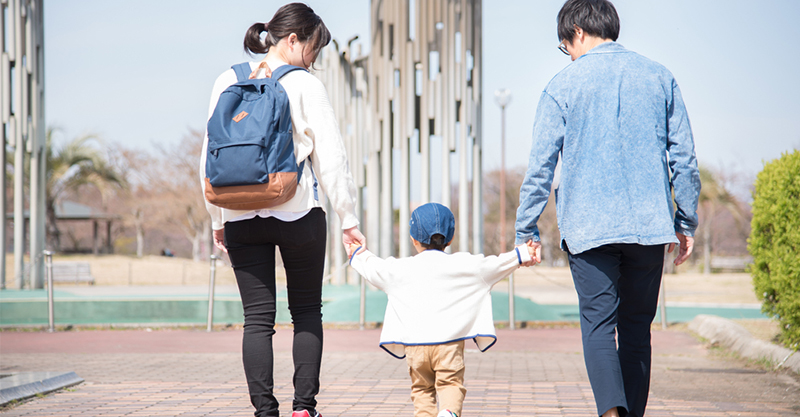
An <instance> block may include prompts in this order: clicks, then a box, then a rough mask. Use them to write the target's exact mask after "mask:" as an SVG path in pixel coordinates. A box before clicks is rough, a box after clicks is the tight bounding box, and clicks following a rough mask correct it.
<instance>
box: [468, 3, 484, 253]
mask: <svg viewBox="0 0 800 417" xmlns="http://www.w3.org/2000/svg"><path fill="white" fill-rule="evenodd" d="M471 3H472V21H471V25H472V26H471V29H472V36H471V41H472V61H473V62H472V77H471V78H472V101H473V103H474V106H475V107H474V112H475V116H474V124H473V126H472V131H473V132H475V133H474V137H475V139H474V143H473V145H472V146H473V151H472V166H473V169H472V178H473V180H472V181H473V184H472V187H473V192H472V193H473V207H474V209H473V211H472V215H473V216H474V217H473V219H472V224H473V243H472V250H473V252H474V253H483V207H482V202H483V159H482V158H483V151H482V149H483V133H482V132H483V122H482V121H483V98H482V94H481V89H482V88H483V17H482V13H483V11H482V10H481V8H482V7H483V6H482V4H483V2H482V0H471Z"/></svg>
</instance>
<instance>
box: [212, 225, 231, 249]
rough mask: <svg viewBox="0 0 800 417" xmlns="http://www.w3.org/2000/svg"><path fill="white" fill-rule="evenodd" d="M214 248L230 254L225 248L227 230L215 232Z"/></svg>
mask: <svg viewBox="0 0 800 417" xmlns="http://www.w3.org/2000/svg"><path fill="white" fill-rule="evenodd" d="M214 246H216V247H217V249H219V250H221V251H222V252H224V253H228V248H226V247H225V229H219V230H214Z"/></svg>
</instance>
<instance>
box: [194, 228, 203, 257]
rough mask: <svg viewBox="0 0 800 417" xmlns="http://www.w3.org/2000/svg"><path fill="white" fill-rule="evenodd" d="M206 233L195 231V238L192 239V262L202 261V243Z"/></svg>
mask: <svg viewBox="0 0 800 417" xmlns="http://www.w3.org/2000/svg"><path fill="white" fill-rule="evenodd" d="M204 234H205V233H204V232H203V231H202V230H198V231H195V233H194V236H193V237H192V260H194V261H195V262H199V261H200V242H202V241H203V235H204Z"/></svg>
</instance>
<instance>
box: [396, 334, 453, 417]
mask: <svg viewBox="0 0 800 417" xmlns="http://www.w3.org/2000/svg"><path fill="white" fill-rule="evenodd" d="M405 352H406V361H407V362H408V374H409V375H410V376H411V400H412V401H414V417H436V414H437V409H436V396H437V395H438V396H439V409H441V410H445V409H447V410H450V411H452V412H454V413H456V414H457V415H459V416H460V415H461V405H462V404H463V402H464V395H465V394H466V393H467V389H466V388H464V341H463V340H461V341H458V342H450V343H445V344H441V345H425V346H406V347H405Z"/></svg>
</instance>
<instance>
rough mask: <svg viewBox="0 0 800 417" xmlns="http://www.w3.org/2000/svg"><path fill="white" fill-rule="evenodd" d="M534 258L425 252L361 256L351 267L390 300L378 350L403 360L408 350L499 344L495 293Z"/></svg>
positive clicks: (519, 253)
mask: <svg viewBox="0 0 800 417" xmlns="http://www.w3.org/2000/svg"><path fill="white" fill-rule="evenodd" d="M530 259H531V257H530V255H529V254H528V250H527V248H526V247H525V246H520V247H518V248H515V249H514V250H513V251H511V252H506V253H503V254H500V255H498V256H484V255H472V254H470V253H467V252H459V253H454V254H447V253H444V252H442V251H438V250H426V251H424V252H422V253H419V254H417V255H416V256H414V257H411V258H401V259H396V258H393V257H390V258H387V259H381V258H379V257H378V256H376V255H375V254H373V253H372V252H370V251H363V252H361V253H359V254H357V255H355V256H353V258H352V259H351V261H350V262H351V265H352V266H353V268H355V270H356V271H358V273H359V274H361V275H362V276H363V277H364V278H365V279H366V280H367V281H369V282H370V283H371V284H372V285H375V286H376V287H378V288H380V289H381V290H383V291H384V292H386V294H387V295H388V296H389V303H388V304H387V305H386V313H385V316H384V320H383V330H382V331H381V340H380V346H381V347H382V348H383V349H384V350H386V351H387V352H388V353H389V354H391V355H392V356H394V357H396V358H404V357H405V352H404V350H405V349H404V346H405V345H436V344H442V343H448V342H452V341H456V340H463V339H473V340H475V343H476V344H477V345H478V348H479V349H480V350H481V351H485V350H486V349H489V348H490V347H491V346H492V345H493V344H494V343H495V341H497V336H495V330H494V321H493V319H492V298H491V293H490V291H491V289H492V286H494V284H496V283H497V282H498V281H500V280H501V279H503V278H505V277H507V276H508V275H509V274H510V273H511V272H513V271H514V270H515V269H517V268H518V267H519V265H520V264H521V263H524V262H528V261H530Z"/></svg>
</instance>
